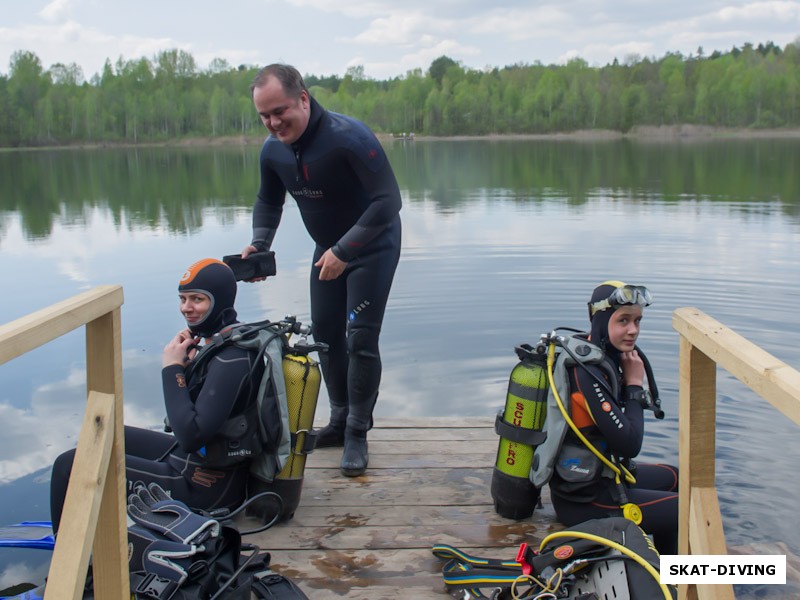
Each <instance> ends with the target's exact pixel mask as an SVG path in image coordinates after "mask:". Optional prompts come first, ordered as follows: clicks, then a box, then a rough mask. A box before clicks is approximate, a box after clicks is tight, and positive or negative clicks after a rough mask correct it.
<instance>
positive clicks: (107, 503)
mask: <svg viewBox="0 0 800 600" xmlns="http://www.w3.org/2000/svg"><path fill="white" fill-rule="evenodd" d="M120 321H121V319H120V309H119V308H117V309H116V310H114V311H112V312H110V313H107V314H105V315H103V316H102V317H100V318H99V319H95V320H94V321H92V322H90V323H87V325H86V387H87V389H89V390H97V391H101V392H106V393H110V394H114V396H115V397H116V398H117V402H115V410H114V442H113V445H112V448H111V457H110V461H109V465H108V475H109V476H108V477H107V478H106V481H105V487H104V489H103V500H102V502H101V504H100V513H99V515H98V521H97V530H96V532H95V537H94V556H95V560H94V563H93V564H94V590H95V596H96V597H98V598H114V597H116V598H120V599H127V598H130V580H129V576H128V526H127V519H126V516H125V515H126V484H125V427H124V422H123V414H122V335H121V323H120Z"/></svg>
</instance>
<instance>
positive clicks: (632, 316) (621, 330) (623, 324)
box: [608, 305, 642, 352]
mask: <svg viewBox="0 0 800 600" xmlns="http://www.w3.org/2000/svg"><path fill="white" fill-rule="evenodd" d="M641 322H642V307H641V306H638V305H630V306H620V307H619V308H618V309H617V310H615V311H614V314H613V315H611V320H610V321H609V322H608V341H609V342H611V345H612V346H614V348H616V349H617V350H619V351H620V352H630V351H631V350H633V348H634V346H635V345H636V340H637V339H638V337H639V328H640V325H641Z"/></svg>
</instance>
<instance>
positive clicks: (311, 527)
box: [247, 418, 560, 600]
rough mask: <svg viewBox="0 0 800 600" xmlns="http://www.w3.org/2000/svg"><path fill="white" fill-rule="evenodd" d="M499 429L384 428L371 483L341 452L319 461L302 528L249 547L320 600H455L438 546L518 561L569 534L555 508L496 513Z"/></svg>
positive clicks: (424, 423)
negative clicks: (519, 517)
mask: <svg viewBox="0 0 800 600" xmlns="http://www.w3.org/2000/svg"><path fill="white" fill-rule="evenodd" d="M492 426H493V419H486V418H471V419H465V418H462V419H458V420H456V421H454V420H452V419H392V420H385V419H384V420H377V421H376V426H375V428H374V429H373V430H372V431H371V432H370V435H369V469H368V470H367V472H366V473H365V474H364V475H362V476H361V477H355V478H348V477H344V476H342V475H341V474H340V472H339V461H340V459H341V452H342V451H341V448H324V449H320V450H316V451H314V453H313V454H311V455H310V456H309V457H308V461H307V463H306V471H305V481H304V484H303V493H302V497H301V501H300V506H299V507H298V509H297V512H296V513H295V516H294V518H293V519H292V520H290V521H288V522H286V523H282V524H279V525H277V526H275V527H273V528H272V529H270V530H268V531H266V532H264V533H262V534H257V535H253V536H248V538H247V541H251V542H253V543H255V544H258V545H259V546H261V547H262V548H263V549H266V550H269V551H270V552H271V553H272V565H273V569H274V570H275V571H277V572H279V573H282V574H283V575H285V576H287V577H290V578H291V579H293V580H294V581H295V582H296V583H297V584H298V585H299V586H300V588H301V589H302V590H303V591H304V592H305V593H306V594H307V595H308V596H309V597H310V598H314V599H315V600H317V599H319V600H326V599H329V598H330V599H333V598H335V599H340V598H360V599H367V598H369V599H370V600H379V599H383V598H385V599H396V598H400V597H403V598H414V599H415V600H426V599H429V598H430V599H440V600H441V599H443V598H448V597H450V596H448V595H447V593H446V591H445V589H444V584H443V583H442V575H441V567H442V563H441V561H440V560H439V559H437V558H436V557H434V556H433V554H432V553H431V546H432V545H433V544H436V543H445V544H450V545H452V546H456V547H458V548H461V549H463V550H465V551H467V552H469V553H471V554H477V555H483V556H491V557H501V558H509V559H513V558H514V557H515V556H516V551H517V548H518V547H519V544H520V543H521V542H523V541H528V542H532V541H535V542H538V541H539V540H541V539H542V537H543V536H544V535H546V534H547V533H549V532H551V531H556V530H558V529H560V527H559V526H558V524H557V523H556V522H555V514H554V513H553V510H552V507H551V506H550V504H549V502H547V501H545V502H544V508H543V509H537V510H536V511H535V513H534V515H533V516H532V517H531V518H530V519H527V520H524V521H520V522H517V521H513V520H509V519H504V518H502V517H500V516H498V515H497V514H496V513H495V511H494V507H493V504H492V498H491V494H490V491H489V490H490V483H491V477H492V469H493V466H494V461H495V455H496V452H497V442H498V438H497V435H495V433H494V431H493V429H492Z"/></svg>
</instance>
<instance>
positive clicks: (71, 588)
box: [44, 392, 127, 600]
mask: <svg viewBox="0 0 800 600" xmlns="http://www.w3.org/2000/svg"><path fill="white" fill-rule="evenodd" d="M115 404H116V403H115V399H114V396H113V395H111V394H102V393H100V392H90V393H89V397H88V399H87V401H86V412H85V413H84V416H83V424H82V425H81V431H80V436H79V437H78V447H77V448H76V450H75V460H74V462H73V465H72V473H71V474H70V478H69V485H68V486H67V495H66V499H65V500H64V512H63V513H62V514H63V517H64V518H62V520H61V528H60V529H59V531H58V535H57V537H56V546H55V549H54V550H53V559H52V562H51V566H50V573H49V574H48V576H47V588H46V590H45V596H44V597H45V600H61V599H66V598H70V599H72V598H81V597H83V587H84V585H85V583H86V573H87V570H88V567H89V556H90V555H91V552H92V545H91V540H92V537H93V536H94V532H95V528H96V525H97V515H98V512H99V510H100V498H101V496H100V493H99V489H102V488H103V486H104V485H105V480H106V473H107V471H108V462H109V458H110V456H111V445H112V441H113V427H114V408H115V406H114V405H115ZM126 564H127V563H126ZM98 597H102V596H98ZM105 597H107V598H111V597H113V596H105ZM117 597H119V596H117Z"/></svg>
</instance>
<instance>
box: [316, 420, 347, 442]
mask: <svg viewBox="0 0 800 600" xmlns="http://www.w3.org/2000/svg"><path fill="white" fill-rule="evenodd" d="M342 446H344V426H342V427H341V428H340V427H336V425H333V424H332V423H328V424H327V425H325V427H323V428H322V429H320V430H319V431H318V432H317V443H316V445H315V446H314V448H341V447H342Z"/></svg>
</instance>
